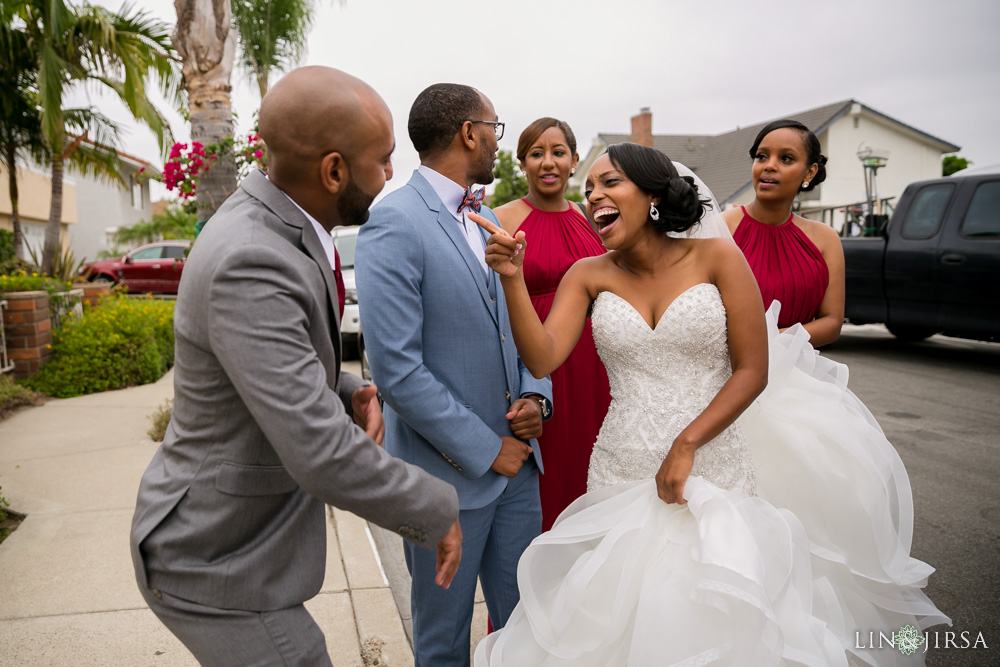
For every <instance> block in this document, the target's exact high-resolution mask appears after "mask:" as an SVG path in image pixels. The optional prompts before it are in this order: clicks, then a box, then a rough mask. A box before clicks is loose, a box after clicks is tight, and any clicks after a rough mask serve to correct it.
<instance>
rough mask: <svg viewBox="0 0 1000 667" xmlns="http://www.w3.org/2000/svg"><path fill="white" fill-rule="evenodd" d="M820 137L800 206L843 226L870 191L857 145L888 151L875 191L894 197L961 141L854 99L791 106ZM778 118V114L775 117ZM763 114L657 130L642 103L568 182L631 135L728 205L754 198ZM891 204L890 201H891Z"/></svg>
mask: <svg viewBox="0 0 1000 667" xmlns="http://www.w3.org/2000/svg"><path fill="white" fill-rule="evenodd" d="M783 118H792V119H795V120H798V121H800V122H801V123H803V124H804V125H806V126H807V127H809V128H810V129H811V130H812V131H813V132H814V133H815V134H816V136H817V137H818V138H819V142H820V146H821V147H822V151H823V154H824V155H826V156H827V157H828V158H829V161H828V162H827V165H826V168H827V178H826V181H825V182H824V183H823V184H822V185H820V186H818V187H817V188H816V189H815V190H813V191H812V192H809V193H803V194H802V196H801V197H802V200H801V201H800V202H799V210H801V211H802V212H804V213H806V214H807V215H808V216H809V217H812V218H814V219H824V220H826V221H827V222H829V223H831V224H832V225H833V226H834V227H835V228H838V229H839V227H840V226H841V224H842V222H843V219H844V217H843V213H842V212H841V210H842V209H843V208H844V207H845V206H847V205H851V204H856V203H859V202H863V201H865V200H866V199H867V193H866V190H865V171H864V168H863V166H862V163H861V160H860V159H859V153H861V152H863V151H866V150H868V151H871V152H872V153H873V154H878V155H879V156H881V157H885V158H887V163H886V165H885V166H884V167H882V168H880V169H879V170H878V178H877V186H878V196H879V197H880V198H883V199H894V198H898V197H899V195H900V194H902V192H903V190H904V189H905V188H906V186H907V185H908V184H909V183H912V182H913V181H918V180H922V179H927V178H937V177H940V176H941V157H942V155H944V154H946V153H954V152H955V151H957V150H959V146H956V145H955V144H952V143H950V142H947V141H945V140H943V139H939V138H937V137H934V136H932V135H930V134H927V133H926V132H923V131H921V130H918V129H917V128H914V127H912V126H910V125H907V124H905V123H903V122H901V121H899V120H896V119H895V118H891V117H889V116H887V115H885V114H883V113H881V112H879V111H876V110H875V109H872V108H871V107H869V106H866V105H864V104H862V103H861V102H858V101H857V100H853V99H851V100H843V101H840V102H835V103H834V104H828V105H826V106H822V107H818V108H816V109H809V110H806V111H801V112H798V113H791V114H788V115H786V116H783ZM772 120H777V119H772ZM770 122H771V121H770V120H768V121H764V122H760V123H756V124H754V125H750V126H747V127H741V128H738V129H736V130H734V131H731V132H726V133H724V134H718V135H676V134H668V135H662V134H658V135H654V134H652V131H651V128H652V113H651V112H650V110H649V109H648V108H644V109H642V110H641V111H640V112H639V115H637V116H634V117H633V118H632V132H631V133H630V134H613V133H602V134H598V135H597V138H596V139H594V141H593V143H592V144H591V147H590V151H589V152H588V153H587V154H586V155H585V156H584V157H583V158H582V160H581V162H582V164H581V165H580V168H578V169H577V172H576V176H575V177H574V178H572V179H570V182H569V188H570V189H571V190H578V191H579V192H583V182H584V180H585V178H586V173H587V170H588V169H589V168H590V165H591V164H593V162H594V160H596V159H597V158H598V157H599V156H600V155H601V154H602V153H604V151H606V150H607V147H608V146H609V145H611V144H616V143H622V142H626V141H632V142H635V143H639V144H643V145H646V146H653V147H655V148H657V149H658V150H660V151H662V152H663V153H665V154H666V155H668V156H669V157H670V158H671V159H672V160H675V161H677V162H681V163H683V164H685V165H687V166H688V167H689V168H691V169H692V170H693V171H694V172H695V173H696V174H698V176H699V177H700V178H701V179H702V180H703V181H704V182H705V184H706V185H708V187H710V188H711V189H712V192H713V193H714V194H715V196H716V198H717V199H718V200H719V203H720V204H721V205H722V206H723V207H724V208H728V207H731V206H739V205H741V204H747V203H749V202H751V201H753V196H754V193H753V186H752V184H751V180H750V166H751V162H750V155H749V153H748V151H749V150H750V147H751V146H752V145H753V140H754V138H755V137H756V136H757V133H758V132H759V131H760V129H761V128H762V127H764V126H765V125H767V124H768V123H770ZM890 204H891V202H890Z"/></svg>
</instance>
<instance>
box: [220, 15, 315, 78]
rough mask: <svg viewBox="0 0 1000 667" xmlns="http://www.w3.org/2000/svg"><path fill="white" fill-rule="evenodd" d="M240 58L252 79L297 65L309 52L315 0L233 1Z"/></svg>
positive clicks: (241, 63)
mask: <svg viewBox="0 0 1000 667" xmlns="http://www.w3.org/2000/svg"><path fill="white" fill-rule="evenodd" d="M232 8H233V25H234V26H235V27H236V30H237V36H238V44H239V53H238V59H239V63H240V67H241V69H243V70H244V72H245V73H246V75H247V76H248V78H249V79H250V81H251V82H255V81H257V80H259V79H265V80H266V79H267V78H268V77H269V75H270V73H271V72H272V71H274V70H282V71H283V70H286V69H290V68H292V67H294V66H295V65H296V64H298V62H299V61H300V60H301V58H302V56H303V55H304V53H305V49H306V41H307V37H308V34H309V29H310V28H311V26H312V12H313V2H312V0H233V2H232Z"/></svg>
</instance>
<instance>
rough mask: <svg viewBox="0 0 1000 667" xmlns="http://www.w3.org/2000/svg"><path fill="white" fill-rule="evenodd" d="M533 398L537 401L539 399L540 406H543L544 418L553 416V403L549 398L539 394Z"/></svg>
mask: <svg viewBox="0 0 1000 667" xmlns="http://www.w3.org/2000/svg"><path fill="white" fill-rule="evenodd" d="M533 398H534V399H535V400H536V401H538V404H539V405H540V406H542V419H548V418H549V417H551V416H552V403H550V402H549V399H547V398H545V397H544V396H539V395H537V394H536V395H535V396H534V397H533Z"/></svg>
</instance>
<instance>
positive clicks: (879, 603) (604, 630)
mask: <svg viewBox="0 0 1000 667" xmlns="http://www.w3.org/2000/svg"><path fill="white" fill-rule="evenodd" d="M587 184H588V185H587V189H588V196H587V199H588V204H589V212H590V214H591V216H592V218H593V219H594V220H595V221H596V223H597V225H598V227H599V230H600V234H601V237H602V239H603V241H604V244H605V246H606V247H607V248H608V249H609V250H610V251H611V252H609V253H607V254H606V255H604V256H602V257H595V258H589V259H585V260H581V261H580V262H577V264H575V265H574V266H573V267H572V269H571V270H570V271H569V272H568V273H567V274H566V276H565V278H564V279H563V282H562V283H561V284H560V287H559V291H558V292H557V294H556V298H555V302H554V304H553V308H552V311H551V313H550V315H549V317H548V319H547V320H546V322H545V324H544V325H543V324H542V323H541V322H539V321H538V318H537V317H536V316H535V313H534V309H533V308H532V307H531V302H530V299H529V297H528V293H527V290H526V289H525V287H524V282H523V278H522V276H521V271H520V263H521V261H522V260H523V255H522V254H521V250H524V251H526V252H530V248H529V246H528V241H529V240H528V239H525V238H523V234H518V235H517V237H516V238H511V237H510V236H509V235H508V234H506V232H504V231H503V230H501V229H499V228H496V227H495V226H493V225H491V224H490V223H489V222H487V221H485V220H484V219H482V218H479V222H480V224H481V225H482V226H484V227H485V228H487V230H488V231H489V232H491V233H492V234H493V236H492V237H491V239H490V244H489V247H488V248H487V261H488V262H489V263H490V265H491V266H492V267H493V268H494V269H495V270H496V271H497V272H498V273H499V274H500V276H501V278H502V280H503V285H504V292H505V294H506V298H507V302H508V309H509V311H510V316H511V326H512V330H513V334H514V337H515V340H516V342H517V346H518V350H519V352H520V354H521V357H522V360H523V361H524V363H525V364H526V366H527V367H528V368H529V369H530V370H531V371H532V373H534V374H535V375H536V376H539V377H541V376H544V375H546V374H547V373H548V372H550V371H551V370H552V369H553V368H555V367H557V366H558V365H559V364H560V363H562V361H563V360H564V359H565V357H566V356H567V354H568V353H569V351H570V350H571V349H572V348H573V345H574V344H575V342H576V340H577V338H578V337H579V334H580V331H581V329H582V327H583V324H584V321H585V318H586V317H587V316H588V314H589V315H590V317H591V321H592V326H593V332H594V340H595V342H596V344H597V348H598V351H599V353H600V355H601V358H602V359H603V361H604V364H605V366H606V368H607V371H608V377H609V379H610V381H611V393H612V397H613V400H612V403H611V407H610V409H609V411H608V415H607V418H606V419H605V421H604V425H603V427H602V429H601V432H600V434H599V436H598V439H597V443H596V444H595V446H594V452H593V455H592V457H591V462H590V470H589V477H588V493H587V494H586V495H584V496H582V497H581V498H579V499H578V500H577V501H576V502H575V503H573V504H572V505H571V506H570V507H569V508H567V509H566V510H565V512H563V514H562V515H561V516H560V518H559V520H558V521H557V522H556V525H555V526H554V527H553V528H552V530H551V531H549V532H547V533H544V534H543V535H541V536H539V537H538V538H537V539H536V540H535V541H534V542H533V543H532V544H531V546H530V547H529V548H528V549H527V551H525V553H524V555H523V556H522V558H521V561H520V563H519V566H518V585H519V588H520V592H521V602H520V604H519V605H518V606H517V608H516V609H515V611H514V613H513V615H512V616H511V618H510V620H509V621H508V623H507V625H506V627H504V628H503V629H501V630H499V631H497V632H495V633H493V634H491V635H489V636H488V637H487V638H486V639H484V640H483V641H482V642H481V643H480V645H479V646H478V647H477V650H476V655H475V661H476V665H477V666H487V665H490V666H498V665H508V666H512V667H514V666H516V667H527V666H531V665H546V666H556V665H558V666H567V667H568V666H570V665H573V666H574V667H584V666H594V667H608V666H612V665H629V666H646V665H648V666H656V667H660V666H662V665H708V664H712V665H753V666H756V665H772V664H775V665H776V664H806V665H847V664H849V662H848V661H849V656H850V661H851V662H852V663H856V664H862V663H869V664H873V665H892V664H897V663H898V664H901V665H902V664H904V660H905V664H906V665H913V664H917V663H922V658H921V657H920V656H919V655H913V656H909V655H905V654H904V653H902V652H900V651H899V650H897V649H895V648H892V647H891V646H886V647H884V648H882V649H880V650H877V649H871V648H859V647H867V646H870V644H869V643H866V642H867V639H868V637H869V633H870V632H875V633H876V635H875V636H878V633H879V632H881V633H883V634H885V635H887V636H888V635H891V634H892V633H893V632H899V631H900V630H901V628H903V627H904V626H907V625H909V626H911V627H913V628H917V629H920V630H923V629H924V628H926V627H928V626H930V625H934V624H937V623H942V622H948V619H947V617H945V616H944V615H943V614H941V612H939V611H938V610H937V609H936V608H935V606H934V605H933V603H932V602H931V601H930V600H929V599H928V598H927V597H926V596H925V595H924V594H923V592H922V591H921V590H920V588H921V587H923V586H924V585H925V584H926V581H927V577H928V576H929V575H930V574H931V572H933V568H931V567H930V566H928V565H926V564H925V563H922V562H920V561H917V560H914V559H912V558H910V557H909V548H910V536H911V529H912V522H913V514H912V501H911V497H910V489H909V482H908V479H907V477H906V472H905V470H904V469H903V466H902V463H901V462H900V460H899V457H898V455H897V454H896V452H895V450H894V449H893V448H892V446H891V445H890V444H889V443H888V442H887V441H886V440H885V437H884V436H883V435H882V432H881V430H880V429H879V427H878V424H877V423H876V422H875V420H874V418H872V417H871V415H870V413H869V412H868V410H867V409H866V408H865V407H864V405H862V404H861V402H860V401H858V400H857V398H855V397H854V395H853V394H852V393H851V392H850V391H848V390H847V387H846V369H845V368H844V367H843V366H841V365H839V364H835V363H834V362H831V361H829V360H826V359H824V358H823V357H820V356H818V355H817V354H816V353H815V352H814V351H813V349H812V348H811V347H810V346H809V344H808V335H807V334H805V332H804V330H802V328H801V326H798V325H797V326H794V327H792V328H791V329H789V330H788V331H786V332H783V333H780V334H779V333H778V331H777V328H776V324H775V322H776V312H772V313H768V314H767V316H766V317H765V313H764V312H763V308H762V306H761V305H760V304H761V299H760V293H759V292H758V290H757V286H756V282H755V281H754V278H753V275H752V274H751V272H750V270H749V267H748V266H747V264H746V261H745V260H744V258H743V255H742V253H741V252H740V251H739V249H738V248H737V247H736V246H735V244H733V243H732V242H731V241H729V240H726V239H722V238H717V239H711V238H710V239H695V238H677V236H678V233H684V232H686V231H687V230H689V228H691V227H692V224H693V223H694V222H695V221H697V220H698V219H699V218H700V217H701V216H702V214H703V211H704V205H703V203H702V200H699V197H698V192H697V188H696V187H694V186H693V182H692V181H691V179H689V178H682V177H680V176H678V175H677V172H676V170H675V169H674V167H673V166H672V165H671V163H670V162H669V160H667V159H666V158H665V157H664V156H662V154H660V153H659V152H658V151H655V150H653V149H647V148H643V147H639V146H635V145H632V144H623V145H619V146H613V147H611V149H609V154H608V155H605V156H602V157H601V158H599V159H598V160H597V161H596V162H595V163H594V165H593V167H592V168H591V170H590V173H589V174H588V176H587ZM665 232H669V233H670V235H669V236H668V235H667V234H666V233H665ZM769 346H770V354H769V352H768V347H769ZM765 385H766V389H765ZM565 409H572V407H571V406H569V407H567V408H565ZM543 455H544V452H543ZM549 474H558V471H550V472H549Z"/></svg>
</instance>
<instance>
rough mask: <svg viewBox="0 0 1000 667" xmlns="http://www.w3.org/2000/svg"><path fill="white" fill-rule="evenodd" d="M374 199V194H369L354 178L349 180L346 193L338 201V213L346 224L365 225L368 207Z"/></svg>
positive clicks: (345, 189)
mask: <svg viewBox="0 0 1000 667" xmlns="http://www.w3.org/2000/svg"><path fill="white" fill-rule="evenodd" d="M373 201H375V197H374V195H369V194H367V193H366V192H365V191H364V190H362V189H361V188H359V187H358V186H357V184H356V183H355V182H354V181H353V180H349V181H348V182H347V186H346V187H345V188H344V194H343V195H342V196H341V197H340V199H339V200H338V201H337V213H338V214H339V215H340V219H341V221H342V222H343V224H345V225H363V224H365V223H366V222H368V208H369V207H370V206H371V205H372V202H373Z"/></svg>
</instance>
